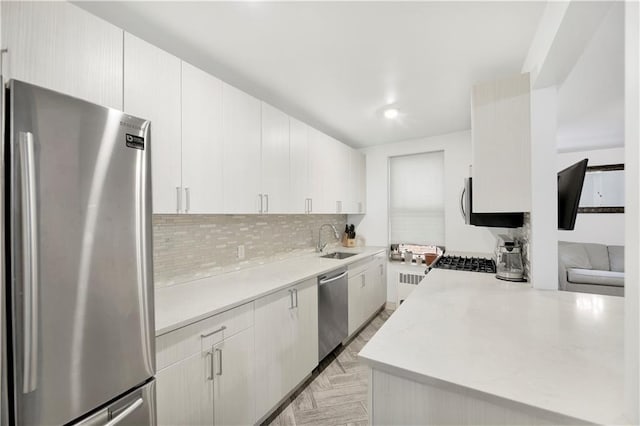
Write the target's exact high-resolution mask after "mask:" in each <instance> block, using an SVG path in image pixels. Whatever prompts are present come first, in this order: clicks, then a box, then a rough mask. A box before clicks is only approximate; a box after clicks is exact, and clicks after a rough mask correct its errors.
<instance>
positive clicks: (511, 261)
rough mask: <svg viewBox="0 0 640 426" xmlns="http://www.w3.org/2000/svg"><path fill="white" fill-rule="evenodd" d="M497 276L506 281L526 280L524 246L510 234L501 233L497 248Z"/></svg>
mask: <svg viewBox="0 0 640 426" xmlns="http://www.w3.org/2000/svg"><path fill="white" fill-rule="evenodd" d="M496 278H498V279H499V280H505V281H525V279H524V266H523V264H522V248H521V247H520V244H519V243H518V242H517V241H516V240H514V239H513V238H511V237H509V236H508V235H504V234H500V235H499V241H498V248H497V250H496Z"/></svg>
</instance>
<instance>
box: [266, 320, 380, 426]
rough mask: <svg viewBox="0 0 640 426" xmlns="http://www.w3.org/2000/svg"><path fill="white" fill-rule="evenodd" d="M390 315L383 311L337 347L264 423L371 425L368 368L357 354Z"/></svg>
mask: <svg viewBox="0 0 640 426" xmlns="http://www.w3.org/2000/svg"><path fill="white" fill-rule="evenodd" d="M389 315H391V311H385V310H382V311H380V312H379V313H378V315H376V316H375V317H374V318H373V319H372V320H371V321H370V322H369V324H367V325H366V326H365V327H364V328H363V329H362V330H361V331H360V333H358V334H357V335H356V336H355V337H354V338H353V339H352V340H351V341H350V342H349V343H348V344H347V346H343V347H340V348H337V349H336V350H335V351H334V352H333V353H332V354H330V355H329V356H327V357H326V358H325V359H324V360H323V361H322V362H321V363H320V365H319V366H318V367H317V368H316V369H315V370H314V371H313V374H312V376H311V377H310V378H309V379H308V380H307V381H306V382H305V383H304V384H303V385H302V386H300V388H298V389H297V390H296V392H294V394H293V395H291V397H290V398H288V399H287V400H286V401H285V402H284V403H283V404H282V405H281V406H280V407H279V408H278V409H277V410H276V411H275V412H274V413H273V414H272V415H271V416H270V417H269V418H268V419H267V420H266V421H265V422H264V423H263V425H270V426H298V425H323V426H324V425H326V426H342V425H345V426H347V425H348V426H360V425H366V424H368V413H367V393H368V386H369V382H368V375H367V368H366V367H365V366H364V365H363V364H361V363H360V362H358V359H357V354H358V352H360V350H361V349H362V348H363V347H364V345H365V344H366V343H367V342H368V341H369V339H371V337H372V336H373V335H374V334H375V332H376V331H378V329H380V327H381V326H382V324H384V322H385V321H386V320H387V319H388V318H389Z"/></svg>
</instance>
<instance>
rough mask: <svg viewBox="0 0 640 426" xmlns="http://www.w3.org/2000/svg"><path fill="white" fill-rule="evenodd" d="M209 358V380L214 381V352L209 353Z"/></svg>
mask: <svg viewBox="0 0 640 426" xmlns="http://www.w3.org/2000/svg"><path fill="white" fill-rule="evenodd" d="M207 357H208V358H209V372H210V373H209V375H208V376H207V380H213V368H214V366H213V352H211V351H208V352H207Z"/></svg>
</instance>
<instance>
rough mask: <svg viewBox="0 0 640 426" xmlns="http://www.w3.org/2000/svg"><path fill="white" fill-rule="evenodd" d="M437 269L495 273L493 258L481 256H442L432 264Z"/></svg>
mask: <svg viewBox="0 0 640 426" xmlns="http://www.w3.org/2000/svg"><path fill="white" fill-rule="evenodd" d="M434 268H438V269H451V270H453V271H470V272H485V273H488V274H495V273H496V263H495V262H494V261H493V259H486V258H483V257H463V256H443V257H441V258H440V260H438V263H436V264H435V265H434Z"/></svg>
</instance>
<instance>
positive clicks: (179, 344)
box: [156, 302, 253, 371]
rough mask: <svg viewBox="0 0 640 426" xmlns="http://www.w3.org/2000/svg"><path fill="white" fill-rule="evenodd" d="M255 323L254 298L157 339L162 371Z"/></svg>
mask: <svg viewBox="0 0 640 426" xmlns="http://www.w3.org/2000/svg"><path fill="white" fill-rule="evenodd" d="M251 326H253V302H251V303H247V304H245V305H241V306H238V307H237V308H233V309H231V310H228V311H226V312H223V313H221V314H218V315H214V316H212V317H210V318H207V319H204V320H202V321H198V322H197V323H195V324H191V325H188V326H186V327H183V328H180V329H178V330H175V331H172V332H170V333H167V334H163V335H162V336H160V337H158V338H157V339H156V365H157V369H158V371H160V370H162V369H163V368H165V367H167V366H169V365H171V364H173V363H175V362H178V361H180V360H183V359H185V358H187V357H189V356H190V355H193V354H195V353H198V352H200V351H208V350H210V349H211V347H212V346H213V345H215V344H217V343H219V342H221V341H222V340H224V339H225V338H227V337H231V336H233V335H234V334H237V333H239V332H241V331H242V330H245V329H247V328H249V327H251Z"/></svg>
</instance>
